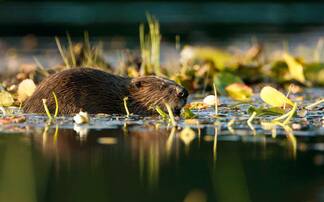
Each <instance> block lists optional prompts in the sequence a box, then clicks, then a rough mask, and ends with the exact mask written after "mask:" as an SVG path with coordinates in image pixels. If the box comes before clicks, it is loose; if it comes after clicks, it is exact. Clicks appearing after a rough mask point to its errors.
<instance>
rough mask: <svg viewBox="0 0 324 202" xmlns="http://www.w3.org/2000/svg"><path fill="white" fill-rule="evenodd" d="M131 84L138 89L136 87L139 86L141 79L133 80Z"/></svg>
mask: <svg viewBox="0 0 324 202" xmlns="http://www.w3.org/2000/svg"><path fill="white" fill-rule="evenodd" d="M132 86H133V87H134V88H136V89H138V88H140V87H141V86H142V82H141V81H133V82H132Z"/></svg>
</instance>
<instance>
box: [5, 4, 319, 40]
mask: <svg viewBox="0 0 324 202" xmlns="http://www.w3.org/2000/svg"><path fill="white" fill-rule="evenodd" d="M147 12H149V13H150V14H152V15H155V16H156V17H157V19H158V20H159V21H160V23H161V31H162V33H163V34H164V35H165V36H174V35H175V34H180V35H181V36H182V37H186V36H190V35H192V34H194V33H200V32H204V33H208V34H210V35H217V36H232V35H235V34H238V33H240V34H241V33H247V32H248V33H250V32H252V33H257V32H268V33H272V32H278V33H282V32H283V33H286V32H290V33H295V32H303V31H305V30H309V29H317V28H318V27H322V25H324V3H323V2H322V1H316V0H308V1H293V0H283V1H279V0H278V1H271V2H270V1H239V0H237V1H206V0H204V1H176V2H175V1H171V0H165V1H145V0H143V1H125V0H114V1H103V0H101V1H100V0H99V1H98V0H96V1H89V0H83V1H64V0H57V1H41V0H38V1H23V0H20V1H19V0H15V1H10V0H7V1H0V35H1V36H23V35H26V34H30V33H32V34H35V35H38V36H53V35H65V32H66V31H69V32H70V33H71V34H73V35H78V34H80V35H82V33H83V31H85V30H88V31H90V32H91V34H92V35H97V36H111V35H114V36H119V35H121V36H137V35H138V25H139V24H140V23H141V22H145V20H146V17H145V13H147Z"/></svg>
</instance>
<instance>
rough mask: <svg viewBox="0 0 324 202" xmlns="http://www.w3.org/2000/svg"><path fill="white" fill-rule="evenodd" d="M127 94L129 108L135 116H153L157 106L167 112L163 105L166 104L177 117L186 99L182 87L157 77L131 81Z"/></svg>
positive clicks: (144, 77) (145, 77)
mask: <svg viewBox="0 0 324 202" xmlns="http://www.w3.org/2000/svg"><path fill="white" fill-rule="evenodd" d="M129 93H130V106H131V108H132V110H133V112H134V113H136V114H154V113H156V107H157V106H159V107H160V108H161V109H163V110H164V111H167V109H166V107H165V103H168V104H169V105H170V106H171V108H172V109H173V112H174V113H175V114H176V115H179V114H180V110H181V108H182V107H183V106H184V105H185V104H186V102H187V97H188V91H187V90H186V89H185V88H184V87H182V86H180V85H179V84H177V83H176V82H174V81H171V80H169V79H166V78H162V77H157V76H143V77H138V78H134V79H132V80H131V83H130V87H129ZM147 112H149V113H147Z"/></svg>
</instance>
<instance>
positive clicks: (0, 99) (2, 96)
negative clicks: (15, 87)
mask: <svg viewBox="0 0 324 202" xmlns="http://www.w3.org/2000/svg"><path fill="white" fill-rule="evenodd" d="M13 103H14V99H13V98H12V95H11V94H10V93H8V92H7V91H1V92H0V106H1V107H9V106H11V105H12V104H13Z"/></svg>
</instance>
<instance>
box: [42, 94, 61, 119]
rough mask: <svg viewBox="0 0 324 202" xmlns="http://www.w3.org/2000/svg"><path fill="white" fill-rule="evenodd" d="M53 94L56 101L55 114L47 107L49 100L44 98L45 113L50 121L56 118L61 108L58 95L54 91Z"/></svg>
mask: <svg viewBox="0 0 324 202" xmlns="http://www.w3.org/2000/svg"><path fill="white" fill-rule="evenodd" d="M52 95H53V97H54V101H55V112H54V116H52V115H51V112H50V111H49V109H48V107H47V104H46V102H47V100H46V99H42V101H43V106H44V110H45V113H46V115H47V117H48V119H49V121H50V122H51V121H52V120H55V119H56V117H57V115H58V110H59V104H58V100H57V96H56V94H55V93H54V92H52Z"/></svg>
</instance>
